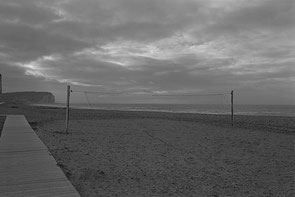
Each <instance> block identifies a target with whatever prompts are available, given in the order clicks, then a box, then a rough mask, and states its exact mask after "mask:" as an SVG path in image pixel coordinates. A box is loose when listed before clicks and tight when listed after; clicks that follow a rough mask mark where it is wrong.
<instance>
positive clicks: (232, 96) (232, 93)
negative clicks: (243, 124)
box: [230, 90, 234, 126]
mask: <svg viewBox="0 0 295 197" xmlns="http://www.w3.org/2000/svg"><path fill="white" fill-rule="evenodd" d="M230 94H231V126H234V91H233V90H232V91H231V93H230Z"/></svg>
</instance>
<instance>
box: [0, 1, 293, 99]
mask: <svg viewBox="0 0 295 197" xmlns="http://www.w3.org/2000/svg"><path fill="white" fill-rule="evenodd" d="M294 19H295V3H294V1H293V0H280V1H277V0H252V1H244V0H225V1H216V0H212V1H211V0H209V1H207V0H206V1H205V0H182V1H179V0H149V1H146V0H123V1H122V0H84V1H79V0H63V1H62V0H60V1H58V0H56V1H45V0H43V1H39V0H26V1H19V0H10V1H1V2H0V29H1V31H0V66H1V73H2V74H3V75H4V76H5V78H6V79H5V80H6V82H5V83H6V85H7V86H6V88H4V89H6V90H7V91H15V90H21V89H24V88H25V89H33V90H47V91H53V92H55V93H56V94H57V97H58V100H59V101H62V100H63V96H62V91H63V89H64V86H65V84H71V85H72V86H73V88H75V89H80V90H81V89H83V90H92V91H101V90H104V91H124V92H129V93H135V94H138V93H182V94H185V93H208V92H209V93H212V92H214V93H223V92H229V91H230V90H231V89H236V90H239V91H240V95H242V96H241V98H240V101H241V103H246V102H247V101H249V102H250V103H255V102H258V103H265V102H266V103H289V104H292V103H293V104H294V102H295V101H294V100H295V99H294V98H295V91H294V87H295V86H294V85H295V77H294V73H295V67H294V63H295V56H294V55H295V50H294V49H295V36H294V35H295V20H294ZM16 75H17V76H18V79H17V81H22V82H20V84H23V85H22V86H21V87H20V86H17V84H18V83H16V82H15V80H16V79H15V76H16ZM34 81H36V82H38V83H34ZM37 84H38V85H37ZM255 95H258V98H257V96H255ZM280 95H284V96H280ZM253 97H255V98H256V100H255V99H252V100H251V98H253Z"/></svg>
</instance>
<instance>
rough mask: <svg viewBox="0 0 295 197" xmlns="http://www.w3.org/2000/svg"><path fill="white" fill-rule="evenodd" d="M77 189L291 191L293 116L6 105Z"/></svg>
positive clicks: (101, 192)
mask: <svg viewBox="0 0 295 197" xmlns="http://www.w3.org/2000/svg"><path fill="white" fill-rule="evenodd" d="M0 110H1V112H3V113H6V114H25V115H26V117H27V119H28V121H29V122H30V124H31V126H32V127H33V128H34V130H35V131H36V133H37V134H38V135H39V137H40V138H41V139H42V141H43V142H44V143H45V144H46V145H47V147H48V148H49V150H50V152H51V153H52V154H53V156H54V157H55V159H56V160H57V162H58V164H59V165H60V166H61V168H62V169H63V171H64V172H65V174H66V176H67V177H68V178H69V180H70V181H71V182H72V183H73V185H74V186H75V187H76V189H77V190H78V192H79V193H80V194H81V196H294V195H295V191H294V186H295V182H294V180H295V155H294V148H295V147H294V142H295V136H294V134H295V121H294V120H295V118H291V117H266V116H265V117H255V116H238V117H236V125H235V127H231V126H230V118H229V117H228V116H218V115H199V114H172V113H157V112H122V111H103V110H71V122H70V134H68V135H66V134H64V125H65V124H64V110H63V109H58V108H48V107H28V106H11V105H10V106H5V107H3V106H2V108H1V109H0Z"/></svg>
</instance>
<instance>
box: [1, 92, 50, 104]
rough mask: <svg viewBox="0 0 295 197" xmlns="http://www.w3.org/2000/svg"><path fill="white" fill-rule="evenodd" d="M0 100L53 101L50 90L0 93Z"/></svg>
mask: <svg viewBox="0 0 295 197" xmlns="http://www.w3.org/2000/svg"><path fill="white" fill-rule="evenodd" d="M0 102H5V103H27V104H30V103H55V98H54V95H53V94H52V93H50V92H11V93H2V94H0Z"/></svg>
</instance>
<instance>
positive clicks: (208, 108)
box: [50, 103, 295, 117]
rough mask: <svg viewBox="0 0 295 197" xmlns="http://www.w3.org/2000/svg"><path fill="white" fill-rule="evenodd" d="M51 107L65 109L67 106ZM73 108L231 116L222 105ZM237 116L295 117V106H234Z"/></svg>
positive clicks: (75, 105)
mask: <svg viewBox="0 0 295 197" xmlns="http://www.w3.org/2000/svg"><path fill="white" fill-rule="evenodd" d="M50 106H55V107H65V104H61V103H59V104H54V105H50ZM70 107H71V108H78V109H101V110H122V111H155V112H170V113H200V114H224V115H229V114H231V106H230V105H220V104H101V103H99V104H84V103H74V104H70ZM234 114H235V115H252V116H253V115H254V116H288V117H295V105H234Z"/></svg>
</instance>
